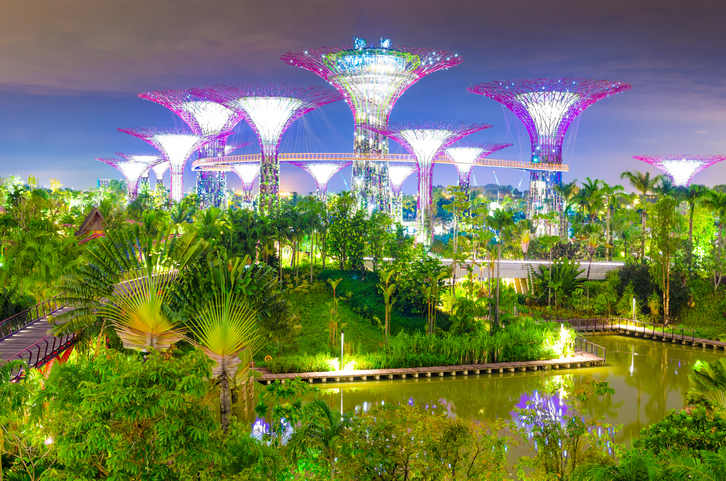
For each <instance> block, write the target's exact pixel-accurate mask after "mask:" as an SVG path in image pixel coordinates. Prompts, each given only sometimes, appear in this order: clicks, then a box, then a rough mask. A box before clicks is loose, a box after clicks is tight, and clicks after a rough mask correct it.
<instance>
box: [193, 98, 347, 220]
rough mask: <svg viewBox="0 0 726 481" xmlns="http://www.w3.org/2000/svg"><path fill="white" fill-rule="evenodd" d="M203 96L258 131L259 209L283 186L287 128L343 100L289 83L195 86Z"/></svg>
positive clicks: (265, 208)
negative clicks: (282, 152)
mask: <svg viewBox="0 0 726 481" xmlns="http://www.w3.org/2000/svg"><path fill="white" fill-rule="evenodd" d="M193 91H194V93H195V94H196V95H198V96H199V97H201V98H204V99H208V100H213V101H216V102H219V103H221V104H223V105H225V106H227V107H228V108H230V109H232V110H234V111H235V112H237V113H238V114H239V115H241V116H242V117H243V118H244V119H245V121H247V123H248V124H249V125H250V127H252V128H253V129H254V131H255V133H256V134H257V138H258V140H259V142H260V148H261V151H262V161H261V164H260V202H259V205H260V209H261V210H262V211H263V212H269V211H271V209H272V208H273V206H274V204H275V203H276V202H277V199H278V194H279V190H280V163H279V162H278V158H277V156H278V153H279V149H280V140H281V139H282V136H283V134H284V133H285V131H286V130H287V128H288V127H289V126H290V125H292V123H293V122H294V121H295V120H297V119H298V118H300V117H302V116H303V115H305V114H306V113H307V112H309V111H311V110H314V109H316V108H318V107H321V106H323V105H325V104H328V103H330V102H335V101H336V100H340V99H341V98H342V97H341V96H340V94H339V93H337V92H336V91H334V90H330V89H323V88H318V87H294V86H289V85H241V86H227V85H215V86H212V87H207V88H204V89H194V90H193Z"/></svg>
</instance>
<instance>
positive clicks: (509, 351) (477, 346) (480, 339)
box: [267, 318, 574, 373]
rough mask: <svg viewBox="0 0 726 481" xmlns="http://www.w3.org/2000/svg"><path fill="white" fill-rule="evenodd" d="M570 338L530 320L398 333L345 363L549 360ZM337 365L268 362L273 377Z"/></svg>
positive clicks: (329, 359)
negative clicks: (464, 330)
mask: <svg viewBox="0 0 726 481" xmlns="http://www.w3.org/2000/svg"><path fill="white" fill-rule="evenodd" d="M573 339H574V332H573V331H571V330H569V329H565V330H560V326H559V324H556V323H551V322H541V323H540V322H536V321H534V320H532V319H529V318H525V319H522V320H520V321H517V322H515V323H510V324H508V325H507V327H506V328H505V329H503V330H500V331H497V332H496V333H493V334H491V333H489V332H488V331H487V330H486V329H485V328H484V327H483V326H482V327H481V328H479V329H477V330H476V331H475V332H474V333H472V334H464V335H461V336H455V335H452V334H449V333H442V334H440V335H436V336H427V335H425V334H422V333H421V332H415V333H413V334H409V333H407V332H406V331H401V332H399V333H398V335H396V336H393V337H391V338H390V340H389V342H388V344H387V345H386V346H384V347H382V348H379V349H378V350H377V352H369V353H365V354H352V355H348V354H346V365H348V364H349V362H350V363H351V364H350V366H351V367H352V368H353V369H393V368H404V367H422V366H449V365H457V364H471V363H486V362H510V361H531V360H537V359H553V358H559V357H564V356H568V355H571V354H572V342H573ZM337 366H338V359H337V354H336V355H335V356H333V355H330V354H325V353H320V354H317V355H294V356H279V357H276V358H274V359H273V360H272V361H270V362H268V363H267V367H268V368H269V369H270V371H271V372H275V373H284V372H316V371H332V370H336V369H337V368H338V367H337Z"/></svg>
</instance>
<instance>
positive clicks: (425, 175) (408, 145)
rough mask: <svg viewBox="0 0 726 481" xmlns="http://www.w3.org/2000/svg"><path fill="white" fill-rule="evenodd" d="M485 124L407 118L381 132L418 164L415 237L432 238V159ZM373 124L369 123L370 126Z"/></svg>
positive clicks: (424, 241) (425, 241)
mask: <svg viewBox="0 0 726 481" xmlns="http://www.w3.org/2000/svg"><path fill="white" fill-rule="evenodd" d="M490 127H491V125H489V124H475V123H469V122H408V123H405V124H391V126H390V127H389V128H387V129H386V130H381V131H378V132H379V133H380V134H381V135H385V136H387V137H390V138H392V139H393V140H395V141H396V142H398V143H399V144H401V146H403V147H404V148H405V149H406V150H407V151H408V153H409V154H411V156H413V158H414V159H415V160H416V164H417V165H418V205H417V214H416V215H417V219H416V221H417V227H418V232H417V233H416V238H417V240H418V241H419V242H422V243H424V244H426V245H430V244H431V241H433V235H434V230H433V209H432V207H433V199H432V190H433V179H432V174H433V167H434V159H435V158H436V157H437V156H438V155H439V154H440V153H441V151H442V150H443V149H445V148H446V147H448V146H449V145H451V144H453V143H454V142H456V141H457V140H459V139H461V138H463V137H466V136H467V135H470V134H473V133H474V132H478V131H480V130H484V129H488V128H490ZM371 128H373V127H371Z"/></svg>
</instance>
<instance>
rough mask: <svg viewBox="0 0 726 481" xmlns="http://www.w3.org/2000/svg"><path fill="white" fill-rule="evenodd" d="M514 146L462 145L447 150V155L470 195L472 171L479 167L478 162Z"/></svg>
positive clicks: (494, 144)
mask: <svg viewBox="0 0 726 481" xmlns="http://www.w3.org/2000/svg"><path fill="white" fill-rule="evenodd" d="M511 145H512V144H496V143H486V144H462V145H456V146H454V147H449V148H448V149H446V155H447V156H449V157H451V160H453V161H454V162H455V164H454V165H455V166H456V170H457V172H458V173H459V185H460V186H461V187H463V188H464V191H465V192H466V193H467V195H468V194H469V188H470V183H471V170H472V169H473V168H474V166H475V165H477V161H478V160H479V159H482V158H484V157H486V156H487V155H489V154H491V153H492V152H496V151H497V150H501V149H504V148H506V147H511Z"/></svg>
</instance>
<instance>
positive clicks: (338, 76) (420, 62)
mask: <svg viewBox="0 0 726 481" xmlns="http://www.w3.org/2000/svg"><path fill="white" fill-rule="evenodd" d="M280 59H281V60H282V61H284V62H285V63H287V64H289V65H295V66H297V67H300V68H303V69H306V70H309V71H311V72H312V73H314V74H316V75H318V76H320V77H322V78H323V79H324V80H326V81H327V82H329V83H330V84H331V85H332V86H333V87H335V88H336V89H337V90H338V91H339V92H340V93H341V94H342V95H343V97H344V98H345V101H346V102H347V103H348V105H349V106H350V109H351V112H352V113H353V118H354V121H355V127H354V142H353V150H354V152H356V153H360V154H387V153H388V140H387V139H386V138H385V136H383V137H382V136H380V135H378V134H377V133H376V132H374V129H372V128H371V127H374V128H375V129H378V130H385V129H386V128H387V127H388V121H389V118H390V115H391V109H392V108H393V106H394V105H395V103H396V101H397V100H398V99H399V98H400V97H401V95H403V93H404V92H405V91H406V90H407V89H408V88H409V87H411V86H412V85H413V84H415V83H416V82H418V81H419V80H420V79H422V78H423V77H425V76H427V75H430V74H432V73H434V72H437V71H439V70H442V69H448V68H451V67H454V66H456V65H459V64H460V63H461V61H462V60H461V57H459V55H458V54H452V53H449V52H446V51H442V50H428V49H423V48H406V47H400V46H392V45H391V42H390V40H388V39H381V43H380V45H379V46H378V47H376V46H373V45H371V46H367V45H366V42H365V40H363V39H355V42H354V45H353V46H344V47H335V48H321V49H308V50H304V51H299V52H289V53H286V54H284V55H282V57H280ZM351 187H352V189H353V190H354V191H355V194H356V197H357V199H358V203H359V206H360V207H362V208H365V209H367V210H370V209H369V207H374V206H376V207H378V208H381V209H384V210H385V209H387V208H388V205H387V204H388V202H389V195H388V189H389V182H388V166H387V164H386V163H384V162H371V161H369V160H367V159H361V160H357V161H356V162H355V163H354V164H353V173H352V180H351Z"/></svg>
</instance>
